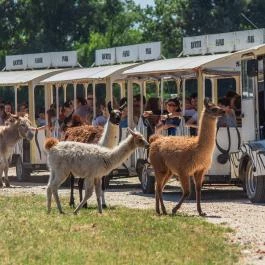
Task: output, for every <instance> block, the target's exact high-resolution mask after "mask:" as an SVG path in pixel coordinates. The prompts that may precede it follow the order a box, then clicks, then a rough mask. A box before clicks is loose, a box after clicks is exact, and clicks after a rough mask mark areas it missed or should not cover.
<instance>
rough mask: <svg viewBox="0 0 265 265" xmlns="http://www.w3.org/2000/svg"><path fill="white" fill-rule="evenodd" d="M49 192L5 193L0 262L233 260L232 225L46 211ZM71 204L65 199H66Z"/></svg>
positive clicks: (125, 213) (125, 212)
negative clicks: (226, 226) (39, 194)
mask: <svg viewBox="0 0 265 265" xmlns="http://www.w3.org/2000/svg"><path fill="white" fill-rule="evenodd" d="M45 203H46V202H45V197H42V196H21V197H0V208H1V212H2V214H1V218H0V235H1V236H0V264H1V265H5V264H16V265H17V264H19V265H20V264H41V265H44V264H54V265H55V264H56V265H60V264H71V265H78V264H82V265H83V264H89V265H90V264H91V265H93V264H108V265H109V264H137V265H138V264H144V265H147V264H190V265H192V264H194V265H197V264H198V265H199V264H203V265H205V264H234V263H236V262H237V260H238V256H239V248H238V247H237V246H235V245H231V244H229V243H228V241H227V237H228V233H229V232H231V230H229V229H226V228H223V227H219V226H216V225H213V224H209V223H207V222H206V221H204V220H203V219H202V218H198V217H188V216H182V215H179V216H175V217H171V216H162V217H159V216H156V215H155V214H154V211H152V210H148V211H147V210H133V209H128V208H112V209H108V210H105V211H104V213H103V215H99V214H98V213H97V210H96V208H95V207H94V208H92V209H83V210H81V212H80V214H79V215H77V216H74V215H73V214H72V210H70V209H69V208H68V209H67V207H64V208H65V210H66V212H67V214H65V215H59V214H58V212H57V209H55V205H53V211H52V213H51V214H50V215H48V214H47V213H46V205H45ZM62 203H63V205H64V206H66V204H67V202H66V200H65V199H64V200H62Z"/></svg>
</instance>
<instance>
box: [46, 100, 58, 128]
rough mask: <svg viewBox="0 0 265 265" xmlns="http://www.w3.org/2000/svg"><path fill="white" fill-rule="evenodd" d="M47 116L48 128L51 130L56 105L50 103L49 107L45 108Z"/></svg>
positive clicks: (53, 124)
mask: <svg viewBox="0 0 265 265" xmlns="http://www.w3.org/2000/svg"><path fill="white" fill-rule="evenodd" d="M47 118H48V128H49V130H50V131H51V132H52V131H53V130H54V128H55V124H56V105H55V104H51V105H50V108H49V109H48V110H47Z"/></svg>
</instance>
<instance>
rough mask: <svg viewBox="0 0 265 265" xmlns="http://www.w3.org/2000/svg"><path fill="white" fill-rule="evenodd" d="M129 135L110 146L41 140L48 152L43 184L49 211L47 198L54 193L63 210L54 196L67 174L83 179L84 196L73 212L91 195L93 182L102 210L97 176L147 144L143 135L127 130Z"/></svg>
mask: <svg viewBox="0 0 265 265" xmlns="http://www.w3.org/2000/svg"><path fill="white" fill-rule="evenodd" d="M128 131H129V132H130V135H129V136H128V137H127V138H126V139H125V140H124V141H122V142H121V143H120V144H119V145H118V146H116V147H115V148H113V149H109V148H106V147H102V146H99V145H93V144H84V143H78V142H67V141H66V142H58V140H57V139H55V138H49V139H47V140H46V142H45V146H44V147H45V150H46V151H47V153H48V159H47V161H48V166H49V168H50V179H49V183H48V187H47V208H48V213H49V212H50V210H51V197H52V195H53V196H54V199H55V201H56V204H57V207H58V210H59V212H60V213H63V211H62V207H61V203H60V200H59V196H58V188H59V186H60V185H61V184H62V183H63V182H64V181H65V179H66V178H67V177H68V176H69V174H70V172H72V173H73V175H74V176H78V177H80V178H84V179H85V184H86V185H85V196H84V198H83V200H82V201H81V202H80V204H79V205H78V207H77V208H76V209H75V211H74V213H77V212H78V211H79V210H80V208H81V207H82V206H83V205H84V203H85V202H86V201H87V200H88V199H89V198H90V197H91V195H92V193H93V188H94V185H95V189H96V196H97V203H98V211H99V212H100V213H102V198H101V185H100V184H101V178H102V177H103V176H106V175H108V174H109V173H110V172H111V171H112V170H113V169H115V168H117V167H119V166H120V165H121V164H122V163H123V162H124V161H125V160H126V159H127V158H128V157H129V156H130V155H131V154H132V153H133V152H134V150H135V149H136V148H137V147H145V148H147V147H148V146H149V144H148V142H147V141H146V140H145V138H144V137H143V136H142V135H141V134H140V133H138V132H133V131H132V130H131V129H128Z"/></svg>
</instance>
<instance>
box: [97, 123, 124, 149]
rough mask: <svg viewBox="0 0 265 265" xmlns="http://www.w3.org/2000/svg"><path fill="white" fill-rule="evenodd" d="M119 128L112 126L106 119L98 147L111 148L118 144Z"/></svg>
mask: <svg viewBox="0 0 265 265" xmlns="http://www.w3.org/2000/svg"><path fill="white" fill-rule="evenodd" d="M119 133H120V128H119V125H116V124H113V123H111V122H110V120H109V119H108V122H107V124H106V125H105V127H104V131H103V134H102V136H101V138H100V140H99V143H98V144H99V145H100V146H105V147H108V148H112V147H114V146H116V145H117V144H118V140H119Z"/></svg>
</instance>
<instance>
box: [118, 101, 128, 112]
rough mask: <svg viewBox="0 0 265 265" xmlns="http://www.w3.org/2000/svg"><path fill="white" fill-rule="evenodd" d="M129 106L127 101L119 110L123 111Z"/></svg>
mask: <svg viewBox="0 0 265 265" xmlns="http://www.w3.org/2000/svg"><path fill="white" fill-rule="evenodd" d="M126 107H127V102H125V103H124V104H123V105H121V106H120V107H119V111H123V110H124V109H125V108H126Z"/></svg>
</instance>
